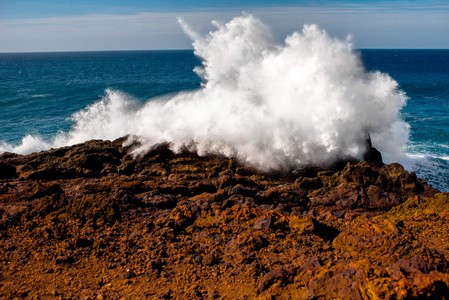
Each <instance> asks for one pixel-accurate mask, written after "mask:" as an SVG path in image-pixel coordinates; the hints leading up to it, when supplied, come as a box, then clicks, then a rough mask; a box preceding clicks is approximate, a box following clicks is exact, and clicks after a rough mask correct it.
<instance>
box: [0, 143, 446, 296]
mask: <svg viewBox="0 0 449 300" xmlns="http://www.w3.org/2000/svg"><path fill="white" fill-rule="evenodd" d="M126 150H127V149H124V148H123V147H122V140H121V139H119V140H117V141H114V142H108V141H90V142H86V143H84V144H80V145H76V146H72V147H65V148H61V149H55V150H49V151H46V152H42V153H36V154H31V155H27V156H21V155H16V154H9V153H4V154H3V155H1V156H0V216H1V219H0V298H2V299H14V298H19V299H20V298H24V299H54V298H61V299H80V298H81V299H121V298H123V297H124V298H125V299H198V298H206V299H215V298H216V299H254V298H256V299H274V298H275V299H334V298H341V299H411V298H417V297H424V298H425V297H430V298H433V299H447V298H449V289H448V286H449V263H448V261H449V260H448V259H449V230H448V228H449V195H448V194H447V193H439V192H438V191H437V190H435V189H433V188H432V187H430V186H429V185H427V183H426V181H425V180H422V179H418V178H416V176H415V175H414V174H413V173H411V174H410V173H408V172H407V171H405V170H404V169H403V168H402V166H400V165H399V164H390V165H382V164H369V163H368V162H357V163H347V164H346V165H342V166H340V167H335V168H333V169H331V170H316V169H315V170H307V171H304V172H297V173H293V174H288V175H287V176H275V175H273V174H262V173H260V172H256V171H255V170H252V169H250V168H247V167H245V166H242V165H239V164H238V163H237V162H236V161H234V160H231V159H224V158H220V157H206V158H205V157H198V156H196V155H194V154H191V153H183V154H178V155H175V154H173V153H172V152H171V151H170V150H168V148H167V147H166V146H164V145H160V146H159V147H156V148H154V149H153V151H151V152H150V153H148V154H147V155H146V156H145V157H142V158H138V159H132V158H131V157H130V156H129V155H128V154H127V151H126Z"/></svg>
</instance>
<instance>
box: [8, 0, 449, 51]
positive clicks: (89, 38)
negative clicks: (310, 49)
mask: <svg viewBox="0 0 449 300" xmlns="http://www.w3.org/2000/svg"><path fill="white" fill-rule="evenodd" d="M243 12H244V13H249V14H252V15H254V16H255V17H257V18H259V19H261V20H262V21H263V22H264V23H266V24H267V25H268V26H269V27H270V28H271V31H272V34H273V36H274V37H275V40H276V41H277V42H279V43H282V42H283V41H284V40H285V38H286V37H287V36H288V35H290V34H292V33H293V32H295V31H301V30H302V27H303V25H304V24H317V25H319V26H320V28H322V29H324V30H326V31H327V32H328V33H329V34H330V35H331V36H334V37H337V38H339V39H345V38H346V37H347V36H348V35H351V36H352V37H353V43H354V46H355V47H356V48H381V49H388V48H391V49H449V34H448V32H449V1H447V0H427V1H424V0H396V1H377V0H366V1H361V0H352V1H333V0H308V1H304V0H302V1H301V0H278V1H267V0H258V1H255V0H244V1H233V0H229V1H205V0H189V1H181V0H164V1H154V0H95V1H92V0H39V1H37V0H0V52H49V51H99V50H151V49H191V48H192V45H191V42H192V41H191V40H190V39H189V38H188V37H187V35H186V34H185V33H184V32H183V31H182V29H181V27H180V25H179V23H178V21H177V18H178V17H179V18H182V19H183V20H184V22H186V23H187V24H189V25H190V27H191V28H192V29H194V30H195V31H197V32H199V33H200V34H203V35H206V34H207V33H208V32H209V31H211V30H213V29H214V27H213V26H212V25H211V21H213V20H217V21H219V22H222V23H226V22H228V21H230V20H231V19H232V18H234V17H236V16H239V15H241V14H242V13H243Z"/></svg>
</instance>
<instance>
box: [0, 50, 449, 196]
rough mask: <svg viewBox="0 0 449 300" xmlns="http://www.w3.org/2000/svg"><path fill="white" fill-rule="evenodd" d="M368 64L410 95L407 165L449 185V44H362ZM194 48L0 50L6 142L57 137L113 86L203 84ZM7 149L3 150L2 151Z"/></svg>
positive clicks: (149, 91) (167, 89)
mask: <svg viewBox="0 0 449 300" xmlns="http://www.w3.org/2000/svg"><path fill="white" fill-rule="evenodd" d="M360 55H361V58H362V61H363V62H364V64H365V66H366V68H367V70H370V71H377V70H378V71H381V72H383V73H388V74H389V75H390V76H391V77H392V78H394V79H395V80H396V81H397V82H398V83H399V88H400V89H401V90H403V91H404V92H405V93H406V95H407V97H408V102H407V105H406V106H405V107H404V108H403V110H402V116H403V118H404V119H405V121H406V122H407V123H408V124H410V143H409V145H408V149H407V157H408V159H407V161H404V162H401V163H403V164H404V165H405V166H406V167H407V169H409V170H411V171H415V172H416V173H417V174H418V176H419V177H422V178H426V179H428V181H429V182H430V183H431V184H432V185H434V186H435V187H437V188H439V189H441V190H449V176H448V175H449V78H448V76H449V50H365V49H363V50H360ZM200 64H201V61H200V60H199V59H198V58H197V57H196V56H195V55H194V54H193V51H192V50H181V51H121V52H66V53H17V54H7V53H2V54H0V150H2V149H3V150H2V151H8V149H9V148H11V147H14V146H15V145H19V144H20V143H21V141H22V139H23V137H25V136H26V135H32V136H39V137H41V138H42V140H44V141H45V140H47V141H51V139H52V138H53V137H54V136H56V135H57V134H58V133H59V132H68V131H69V130H70V128H71V126H72V125H73V120H72V118H71V117H72V115H73V114H74V113H76V112H78V111H80V110H82V109H84V108H85V107H86V106H88V105H91V104H93V103H95V102H98V101H99V100H101V99H102V98H103V97H105V94H106V93H107V92H106V91H107V90H116V91H121V92H123V93H126V94H127V95H130V97H133V98H134V99H135V100H137V101H140V102H146V101H148V100H149V99H151V98H154V97H157V96H161V95H166V94H172V93H177V92H180V91H188V90H194V89H198V88H200V86H201V79H200V78H199V77H198V76H197V75H196V73H194V72H192V70H193V69H194V68H195V66H199V65H200ZM0 152H1V151H0Z"/></svg>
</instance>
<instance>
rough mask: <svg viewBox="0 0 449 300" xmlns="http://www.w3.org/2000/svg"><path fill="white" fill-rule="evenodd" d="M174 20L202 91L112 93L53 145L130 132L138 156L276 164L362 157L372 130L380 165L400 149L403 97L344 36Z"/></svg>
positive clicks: (245, 20)
mask: <svg viewBox="0 0 449 300" xmlns="http://www.w3.org/2000/svg"><path fill="white" fill-rule="evenodd" d="M180 24H181V26H182V27H183V29H184V31H185V32H186V33H187V34H188V35H189V36H190V37H191V38H192V39H193V47H194V49H195V54H196V55H197V56H199V57H200V58H201V59H202V62H203V64H202V66H201V67H197V68H196V69H195V70H194V71H195V72H196V73H197V74H198V75H199V76H200V77H201V78H202V79H203V85H202V87H201V88H200V89H198V90H196V91H192V92H183V93H180V94H177V95H174V96H173V95H172V96H167V97H165V98H159V99H151V100H150V101H148V102H146V103H145V104H139V103H137V102H136V101H133V100H132V99H130V97H127V96H126V95H124V94H122V93H120V92H116V91H110V90H108V91H107V95H106V97H105V98H104V99H103V100H102V101H100V102H98V103H95V104H93V105H92V106H90V107H87V108H86V109H85V110H83V111H80V112H78V113H77V114H75V115H74V116H73V120H74V126H73V128H72V130H71V131H70V132H68V133H67V134H64V135H63V134H61V135H59V136H58V137H57V138H56V139H55V141H54V142H53V146H54V147H55V146H62V145H70V144H74V143H78V142H83V141H85V140H88V139H92V138H102V139H115V138H118V137H121V136H124V135H126V134H130V138H129V140H128V141H127V143H132V142H135V141H138V142H139V144H140V146H139V147H138V148H136V149H134V152H133V153H134V154H135V155H141V154H144V153H146V152H147V151H148V150H149V149H151V147H152V146H154V145H155V144H157V143H162V142H169V143H170V144H171V147H172V149H173V150H174V151H181V150H182V149H185V148H186V147H187V148H188V149H190V150H192V151H196V152H197V153H198V154H199V155H206V154H221V155H225V156H228V157H235V158H237V159H239V160H240V161H242V162H245V163H247V164H249V165H252V166H254V167H257V168H260V169H264V170H269V169H278V170H279V169H285V168H288V169H291V168H300V167H304V166H307V165H326V164H330V163H333V162H335V161H336V160H339V159H345V158H348V157H358V158H360V157H361V156H362V155H363V153H364V152H365V150H366V144H365V138H366V134H367V133H370V135H371V138H372V142H373V146H374V147H376V148H378V149H379V150H380V151H381V152H382V154H383V157H384V160H385V161H386V162H391V161H397V160H399V159H401V157H402V155H404V151H405V146H406V143H407V140H408V125H407V124H406V123H405V122H404V121H403V120H402V119H401V117H400V110H401V108H402V107H403V106H404V105H405V101H406V96H405V95H404V93H402V92H401V91H399V90H398V84H397V82H396V81H394V80H393V79H392V78H391V77H389V76H388V75H387V74H383V73H380V72H367V71H366V70H365V69H364V67H363V65H362V63H361V60H360V57H359V55H358V53H357V52H356V51H355V50H354V49H353V48H352V45H351V42H350V40H349V39H348V40H346V41H340V40H338V39H335V38H331V37H330V36H329V35H328V34H327V33H326V32H325V31H324V30H321V29H319V28H318V27H317V26H316V25H305V26H304V28H303V30H302V32H295V33H293V34H292V35H290V36H288V37H287V38H286V40H285V43H284V44H282V45H277V44H275V43H274V42H273V39H272V37H271V34H270V31H269V29H268V28H267V27H266V26H265V25H264V24H263V23H262V22H261V21H259V20H257V19H256V18H254V17H253V16H251V15H243V16H240V17H237V18H234V19H233V20H231V21H230V22H228V23H227V24H224V25H220V24H218V23H214V24H215V25H216V30H215V31H212V32H210V33H209V34H208V35H207V36H205V37H201V36H200V35H198V34H196V33H194V32H193V31H192V30H191V29H189V27H188V26H187V25H186V24H184V23H183V22H182V21H180ZM28 138H29V137H28ZM21 146H22V147H23V145H21ZM33 150H34V149H33Z"/></svg>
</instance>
